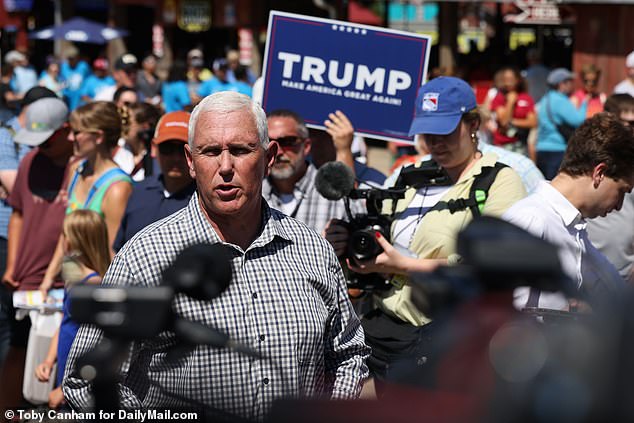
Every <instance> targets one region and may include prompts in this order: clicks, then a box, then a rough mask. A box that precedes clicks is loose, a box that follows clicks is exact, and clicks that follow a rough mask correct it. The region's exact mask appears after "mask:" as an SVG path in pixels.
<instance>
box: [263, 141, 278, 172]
mask: <svg viewBox="0 0 634 423" xmlns="http://www.w3.org/2000/svg"><path fill="white" fill-rule="evenodd" d="M279 149H280V145H279V144H278V143H277V141H269V146H268V148H267V149H266V170H265V172H264V177H267V176H269V172H270V171H271V168H272V167H273V164H274V163H275V158H276V157H277V152H278V151H279Z"/></svg>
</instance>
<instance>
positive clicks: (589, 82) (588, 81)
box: [583, 79, 598, 85]
mask: <svg viewBox="0 0 634 423" xmlns="http://www.w3.org/2000/svg"><path fill="white" fill-rule="evenodd" d="M597 82H598V81H597V80H596V79H584V80H583V83H584V84H586V85H597Z"/></svg>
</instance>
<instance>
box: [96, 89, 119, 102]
mask: <svg viewBox="0 0 634 423" xmlns="http://www.w3.org/2000/svg"><path fill="white" fill-rule="evenodd" d="M117 88H119V87H117V86H116V85H111V86H109V87H104V88H102V89H100V90H99V92H98V93H96V94H95V99H94V100H95V101H112V100H114V93H115V91H117Z"/></svg>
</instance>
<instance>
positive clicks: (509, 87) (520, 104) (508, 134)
mask: <svg viewBox="0 0 634 423" xmlns="http://www.w3.org/2000/svg"><path fill="white" fill-rule="evenodd" d="M500 74H501V88H500V90H499V91H498V94H497V95H496V96H495V98H494V99H493V101H492V102H491V111H492V112H494V114H495V121H496V123H497V129H496V130H495V132H494V133H493V144H494V145H497V146H499V147H502V148H505V149H507V150H511V151H514V152H516V153H521V154H524V155H528V148H527V139H528V133H529V132H530V130H531V129H532V128H535V127H536V126H537V115H536V113H535V103H534V101H533V99H532V98H531V96H530V95H529V94H528V93H527V92H526V87H525V83H524V79H523V78H522V76H521V75H520V73H519V71H518V70H517V69H515V68H512V67H506V68H503V69H501V70H500Z"/></svg>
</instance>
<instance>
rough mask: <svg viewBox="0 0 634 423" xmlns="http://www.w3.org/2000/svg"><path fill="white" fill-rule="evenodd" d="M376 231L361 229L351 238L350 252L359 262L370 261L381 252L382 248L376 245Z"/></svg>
mask: <svg viewBox="0 0 634 423" xmlns="http://www.w3.org/2000/svg"><path fill="white" fill-rule="evenodd" d="M374 232H375V230H374V229H372V228H369V229H360V230H358V231H355V232H353V233H352V235H351V236H350V243H349V244H348V245H349V252H350V255H351V256H352V257H354V258H355V259H357V260H369V259H371V258H372V257H375V256H376V255H378V254H379V253H380V252H381V247H379V245H378V244H377V243H376V239H375V238H374V237H375V234H374Z"/></svg>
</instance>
